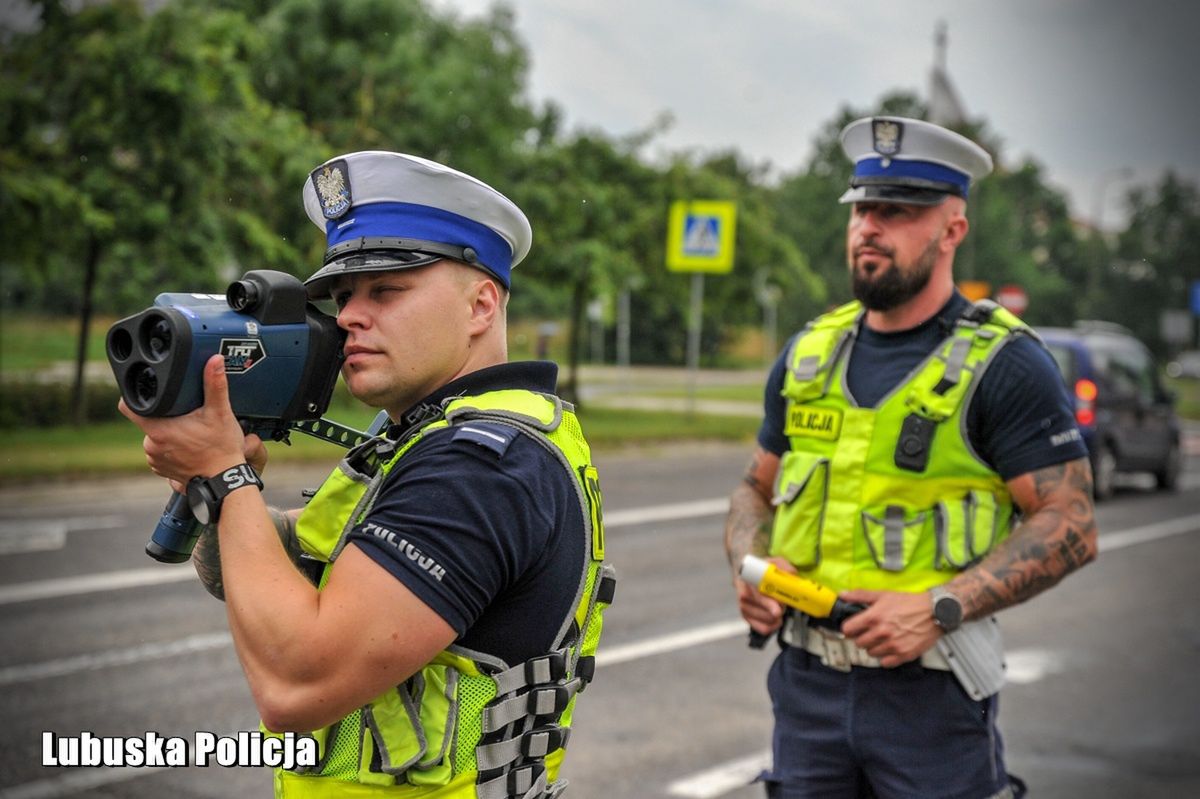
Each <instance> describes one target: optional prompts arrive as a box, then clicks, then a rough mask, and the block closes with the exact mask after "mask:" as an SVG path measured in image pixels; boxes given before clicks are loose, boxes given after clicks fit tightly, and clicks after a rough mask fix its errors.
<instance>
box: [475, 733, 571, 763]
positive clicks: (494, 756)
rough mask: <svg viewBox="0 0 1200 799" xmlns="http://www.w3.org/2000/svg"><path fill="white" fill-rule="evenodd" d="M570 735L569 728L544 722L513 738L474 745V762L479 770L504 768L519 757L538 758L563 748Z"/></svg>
mask: <svg viewBox="0 0 1200 799" xmlns="http://www.w3.org/2000/svg"><path fill="white" fill-rule="evenodd" d="M570 737H571V730H570V729H568V728H564V727H560V726H558V725H557V724H546V725H544V726H541V727H535V728H534V729H532V730H530V731H529V732H526V733H523V734H521V735H518V736H517V737H515V738H509V739H508V740H505V741H497V742H496V743H490V744H484V745H482V746H477V747H475V762H476V763H478V764H479V770H480V771H490V770H492V769H498V768H504V767H505V766H507V765H508V764H509V763H512V762H514V761H515V760H517V758H521V757H529V758H534V759H540V758H543V757H545V756H546V755H548V754H550V753H551V752H554V751H556V750H558V749H563V748H565V747H566V745H567V739H568V738H570Z"/></svg>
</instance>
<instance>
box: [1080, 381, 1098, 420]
mask: <svg viewBox="0 0 1200 799" xmlns="http://www.w3.org/2000/svg"><path fill="white" fill-rule="evenodd" d="M1096 393H1097V391H1096V384H1095V383H1093V382H1092V381H1091V380H1076V381H1075V421H1076V422H1078V423H1079V424H1082V425H1089V426H1090V425H1093V424H1095V423H1096V407H1095V402H1096Z"/></svg>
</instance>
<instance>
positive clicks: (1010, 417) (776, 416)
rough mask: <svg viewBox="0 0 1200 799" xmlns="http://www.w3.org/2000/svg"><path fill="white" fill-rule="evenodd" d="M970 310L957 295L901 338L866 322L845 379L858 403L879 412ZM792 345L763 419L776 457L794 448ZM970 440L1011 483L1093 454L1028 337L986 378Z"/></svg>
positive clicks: (770, 385) (772, 383) (974, 406)
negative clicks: (787, 431) (789, 411)
mask: <svg viewBox="0 0 1200 799" xmlns="http://www.w3.org/2000/svg"><path fill="white" fill-rule="evenodd" d="M969 304H970V303H969V302H968V301H967V299H966V298H965V297H963V296H962V294H959V293H958V292H955V293H954V296H952V297H951V298H950V301H949V302H947V303H946V305H945V306H943V308H942V309H941V310H940V311H938V313H937V314H935V315H934V316H933V317H932V318H931V319H929V320H928V321H926V322H924V323H922V324H920V325H918V326H917V327H914V328H912V329H910V330H903V331H899V332H896V333H880V332H877V331H874V330H871V329H870V328H869V327H867V326H866V324H863V325H862V326H861V329H860V330H859V334H858V336H857V338H856V339H855V341H854V349H853V350H852V351H851V353H850V363H849V366H848V367H847V374H846V383H847V386H848V388H849V393H850V395H851V397H852V398H853V400H854V402H856V403H857V405H858V406H859V407H863V408H871V407H876V406H877V405H878V403H879V402H880V400H882V399H883V398H884V397H886V396H887V395H888V394H889V393H890V392H891V391H892V390H893V389H895V388H896V386H898V385H900V383H901V382H902V381H903V380H904V378H905V377H906V376H907V375H908V374H909V373H910V372H911V371H912V370H913V369H914V368H916V367H917V365H918V364H920V363H921V361H923V360H924V359H925V358H926V357H928V356H929V354H930V353H931V352H933V351H934V350H935V349H936V348H937V347H938V345H939V344H941V343H942V342H944V341H945V340H946V337H947V336H948V335H949V334H950V332H951V331H952V330H953V329H954V322H955V320H956V319H958V317H960V316H961V315H962V313H963V311H965V310H966V309H967V307H968V306H969ZM794 340H795V336H793V337H792V341H794ZM792 341H789V342H788V344H787V346H786V347H784V348H783V352H782V353H781V355H780V357H779V359H778V360H777V361H776V362H775V365H774V366H773V367H772V369H771V373H770V374H769V375H768V377H767V387H766V396H765V397H764V400H763V403H764V407H765V414H764V417H763V423H762V426H761V427H760V428H759V431H758V443H759V445H760V446H762V448H763V449H765V450H767V451H768V452H772V453H774V454H776V455H782V454H783V453H784V452H786V451H787V450H788V449H789V446H790V445H789V443H788V439H787V436H786V435H784V433H783V425H784V418H785V414H786V401H785V400H784V399H783V397H782V396H780V392H781V391H782V390H783V379H784V375H785V373H786V370H787V356H788V353H789V352H790V350H791V345H792ZM967 438H968V440H969V441H970V443H971V446H972V447H974V448H975V452H976V453H977V454H978V455H979V456H980V457H981V458H982V459H983V460H984V462H985V463H987V464H988V465H989V466H991V467H992V468H993V469H995V471H996V472H997V473H998V474H999V475H1000V476H1001V477H1002V478H1003V479H1005V480H1011V479H1012V478H1014V477H1017V476H1019V475H1022V474H1025V473H1027V472H1032V471H1034V470H1037V469H1042V468H1045V467H1047V466H1053V465H1055V464H1058V463H1064V462H1066V461H1069V460H1074V459H1076V458H1082V457H1085V456H1086V455H1087V447H1086V446H1085V445H1084V443H1083V439H1082V438H1081V437H1080V436H1079V432H1078V430H1077V429H1076V427H1075V415H1074V408H1073V407H1072V404H1071V400H1070V398H1069V397H1068V396H1067V390H1066V385H1065V384H1064V383H1063V379H1062V375H1061V373H1060V372H1059V370H1058V367H1057V365H1056V364H1055V363H1054V359H1053V358H1052V357H1051V356H1050V353H1049V352H1047V351H1046V348H1045V347H1043V346H1042V345H1041V344H1040V343H1039V342H1037V341H1036V340H1035V339H1033V338H1031V337H1029V336H1015V337H1013V338H1012V339H1010V340H1009V341H1008V342H1007V343H1006V344H1005V345H1004V346H1002V347H1001V348H1000V350H999V351H998V352H997V353H996V354H995V357H994V359H993V361H992V363H991V364H990V365H989V366H988V368H987V370H986V371H985V372H984V374H983V377H982V379H981V381H980V384H979V386H978V387H977V388H976V389H975V391H974V394H973V396H971V398H970V404H969V405H968V406H967Z"/></svg>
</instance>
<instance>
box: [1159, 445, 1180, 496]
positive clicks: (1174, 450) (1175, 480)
mask: <svg viewBox="0 0 1200 799" xmlns="http://www.w3.org/2000/svg"><path fill="white" fill-rule="evenodd" d="M1182 470H1183V453H1182V452H1180V449H1179V442H1178V441H1172V442H1171V448H1170V449H1169V450H1167V457H1166V458H1165V459H1164V460H1163V464H1162V467H1161V468H1160V469H1159V470H1158V471H1156V472H1155V473H1154V480H1155V482H1156V483H1158V488H1159V490H1160V491H1175V490H1177V489H1178V488H1179V473H1180V472H1181V471H1182Z"/></svg>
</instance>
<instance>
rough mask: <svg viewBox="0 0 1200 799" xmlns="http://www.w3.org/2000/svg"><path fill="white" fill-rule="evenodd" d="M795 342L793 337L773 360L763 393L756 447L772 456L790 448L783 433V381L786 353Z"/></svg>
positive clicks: (784, 413) (784, 416)
mask: <svg viewBox="0 0 1200 799" xmlns="http://www.w3.org/2000/svg"><path fill="white" fill-rule="evenodd" d="M795 340H796V337H795V336H793V337H792V339H791V340H790V341H788V343H787V346H785V347H784V348H783V352H781V353H780V354H779V357H778V358H776V359H775V363H774V364H773V365H772V366H771V371H770V372H769V373H768V374H767V383H766V388H765V389H764V391H763V420H762V424H761V425H760V426H759V428H758V445H759V446H760V447H762V448H763V449H764V450H766V451H767V452H770V453H772V454H774V455H783V453H785V452H787V451H788V449H789V448H790V446H791V445H790V444H789V443H788V439H787V436H786V435H784V432H783V421H784V419H785V418H786V415H787V402H786V401H785V400H784V398H783V380H784V375H785V374H786V373H787V357H788V353H789V352H791V350H792V342H793V341H795Z"/></svg>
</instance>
